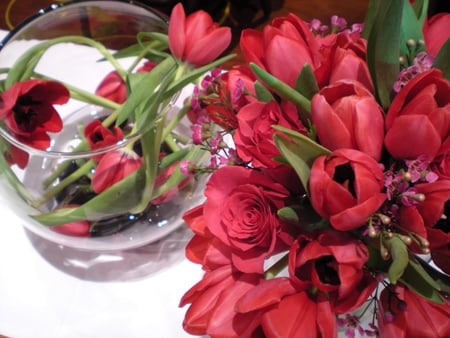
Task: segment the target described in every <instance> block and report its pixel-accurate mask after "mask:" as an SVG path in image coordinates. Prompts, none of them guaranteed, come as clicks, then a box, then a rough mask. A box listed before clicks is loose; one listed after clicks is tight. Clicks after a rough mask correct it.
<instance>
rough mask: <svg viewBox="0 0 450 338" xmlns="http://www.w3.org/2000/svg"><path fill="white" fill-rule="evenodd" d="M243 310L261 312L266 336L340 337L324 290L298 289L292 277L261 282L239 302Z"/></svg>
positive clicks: (239, 307) (291, 337)
mask: <svg viewBox="0 0 450 338" xmlns="http://www.w3.org/2000/svg"><path fill="white" fill-rule="evenodd" d="M236 309H237V311H239V312H241V313H248V314H251V313H255V312H256V313H260V314H259V315H260V316H261V327H262V330H263V331H264V337H274V338H275V337H290V338H297V337H298V338H317V337H337V327H336V319H335V315H334V313H333V312H332V308H331V304H330V302H329V301H328V299H327V298H326V296H325V295H324V294H322V293H317V294H313V293H310V292H308V291H306V290H297V289H296V288H295V287H294V286H293V285H292V283H291V281H290V280H289V279H288V278H283V277H279V278H273V279H269V280H264V281H262V282H260V284H259V285H257V286H255V287H253V288H252V289H251V290H249V291H248V292H247V293H246V294H245V295H243V296H242V297H241V298H240V299H239V301H238V303H237V304H236Z"/></svg>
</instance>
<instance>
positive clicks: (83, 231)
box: [51, 221, 91, 237]
mask: <svg viewBox="0 0 450 338" xmlns="http://www.w3.org/2000/svg"><path fill="white" fill-rule="evenodd" d="M90 227H91V226H90V224H89V222H88V221H77V222H71V223H66V224H61V225H57V226H54V227H52V228H51V229H52V230H53V231H56V232H59V233H61V234H64V235H69V236H79V237H87V236H89V229H90Z"/></svg>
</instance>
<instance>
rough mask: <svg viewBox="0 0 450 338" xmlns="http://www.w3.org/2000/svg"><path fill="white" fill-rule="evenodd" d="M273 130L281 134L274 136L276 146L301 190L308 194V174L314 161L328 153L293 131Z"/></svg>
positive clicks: (280, 128) (315, 143)
mask: <svg viewBox="0 0 450 338" xmlns="http://www.w3.org/2000/svg"><path fill="white" fill-rule="evenodd" d="M273 128H275V129H277V130H278V131H281V132H282V134H279V133H276V134H275V135H274V141H275V144H276V146H277V147H278V149H279V150H280V152H281V154H282V155H283V157H284V158H285V159H286V161H287V162H288V163H289V164H290V165H291V166H292V167H293V168H294V170H295V172H296V173H297V175H298V177H299V178H300V181H301V182H302V185H303V188H304V189H305V191H306V192H308V191H309V189H308V182H309V174H310V172H311V167H312V164H313V162H314V160H315V159H316V158H317V157H318V156H321V155H328V154H329V153H330V151H329V150H328V149H326V148H324V147H323V146H321V145H320V144H318V143H317V142H314V141H313V140H311V139H310V138H309V137H307V136H305V135H303V134H300V133H298V132H296V131H294V130H291V129H288V128H284V127H281V126H273Z"/></svg>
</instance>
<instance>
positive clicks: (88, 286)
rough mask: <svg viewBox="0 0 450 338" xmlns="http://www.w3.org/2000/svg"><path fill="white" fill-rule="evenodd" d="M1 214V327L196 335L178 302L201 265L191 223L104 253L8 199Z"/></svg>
mask: <svg viewBox="0 0 450 338" xmlns="http://www.w3.org/2000/svg"><path fill="white" fill-rule="evenodd" d="M4 34H6V32H4V31H0V37H2V36H3V35H4ZM2 66H4V65H1V64H0V67H2ZM0 193H1V192H0ZM0 215H1V216H0V217H1V222H0V335H6V336H9V337H12V338H41V337H42V338H69V337H74V338H75V337H76V338H88V337H92V338H101V337H108V338H115V337H117V338H124V337H126V338H134V337H136V338H141V337H157V338H159V337H161V338H164V337H167V338H176V337H190V335H188V334H187V333H186V332H184V331H183V329H182V321H183V317H184V313H185V311H186V308H179V307H178V304H179V301H180V299H181V297H182V295H183V294H184V292H186V291H187V290H188V289H189V288H190V287H191V286H193V285H194V284H195V283H196V282H198V281H199V280H200V278H201V275H202V272H201V269H200V267H199V266H198V265H195V264H193V263H190V262H188V261H187V260H186V259H185V258H184V246H185V244H186V242H187V241H188V239H189V238H190V236H191V233H190V231H189V230H187V229H186V228H184V227H183V228H180V229H178V230H177V231H175V232H174V233H172V234H171V235H169V236H168V237H167V238H165V239H164V240H161V241H159V242H156V243H153V244H150V245H147V246H145V247H142V248H140V249H135V250H130V251H125V252H117V253H108V254H98V253H88V252H82V251H77V250H74V249H70V248H64V247H61V246H58V245H56V244H53V243H51V242H48V241H46V240H43V239H41V238H38V237H36V236H35V235H33V234H31V233H29V232H28V231H25V230H24V228H23V227H22V225H21V224H20V221H19V220H18V219H17V218H15V216H14V214H12V213H11V212H10V211H9V210H7V209H6V208H5V207H4V206H2V205H0Z"/></svg>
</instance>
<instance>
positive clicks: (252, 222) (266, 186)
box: [204, 166, 288, 273]
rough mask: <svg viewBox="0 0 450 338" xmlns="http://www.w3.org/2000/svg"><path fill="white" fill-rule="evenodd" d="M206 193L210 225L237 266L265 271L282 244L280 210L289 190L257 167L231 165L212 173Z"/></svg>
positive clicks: (209, 227) (208, 222)
mask: <svg viewBox="0 0 450 338" xmlns="http://www.w3.org/2000/svg"><path fill="white" fill-rule="evenodd" d="M205 195H206V197H207V200H206V202H205V206H204V219H205V222H206V225H207V227H208V229H209V231H210V232H211V233H212V234H213V235H214V236H215V237H217V238H218V239H219V240H220V241H221V242H222V243H224V244H225V245H226V246H227V247H228V248H229V250H230V251H231V259H232V262H233V265H234V266H235V267H236V268H237V269H238V270H240V271H243V272H248V273H262V272H263V263H264V259H265V258H267V257H268V256H269V255H271V254H272V253H274V252H276V251H277V250H278V249H279V247H281V243H280V241H279V238H278V236H281V235H280V233H282V232H283V229H282V225H281V223H280V220H279V218H278V217H277V215H276V212H277V210H278V209H279V208H281V207H283V206H284V203H285V199H286V198H287V196H288V191H287V190H286V189H285V188H284V187H283V186H282V185H280V184H278V183H276V182H274V181H272V180H271V179H269V178H268V177H266V176H264V175H263V174H261V173H259V172H258V171H256V170H251V169H246V168H243V167H238V166H230V167H223V168H221V169H219V170H217V171H216V172H215V173H214V174H213V175H212V176H211V178H210V180H209V182H208V184H207V187H206V190H205Z"/></svg>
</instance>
